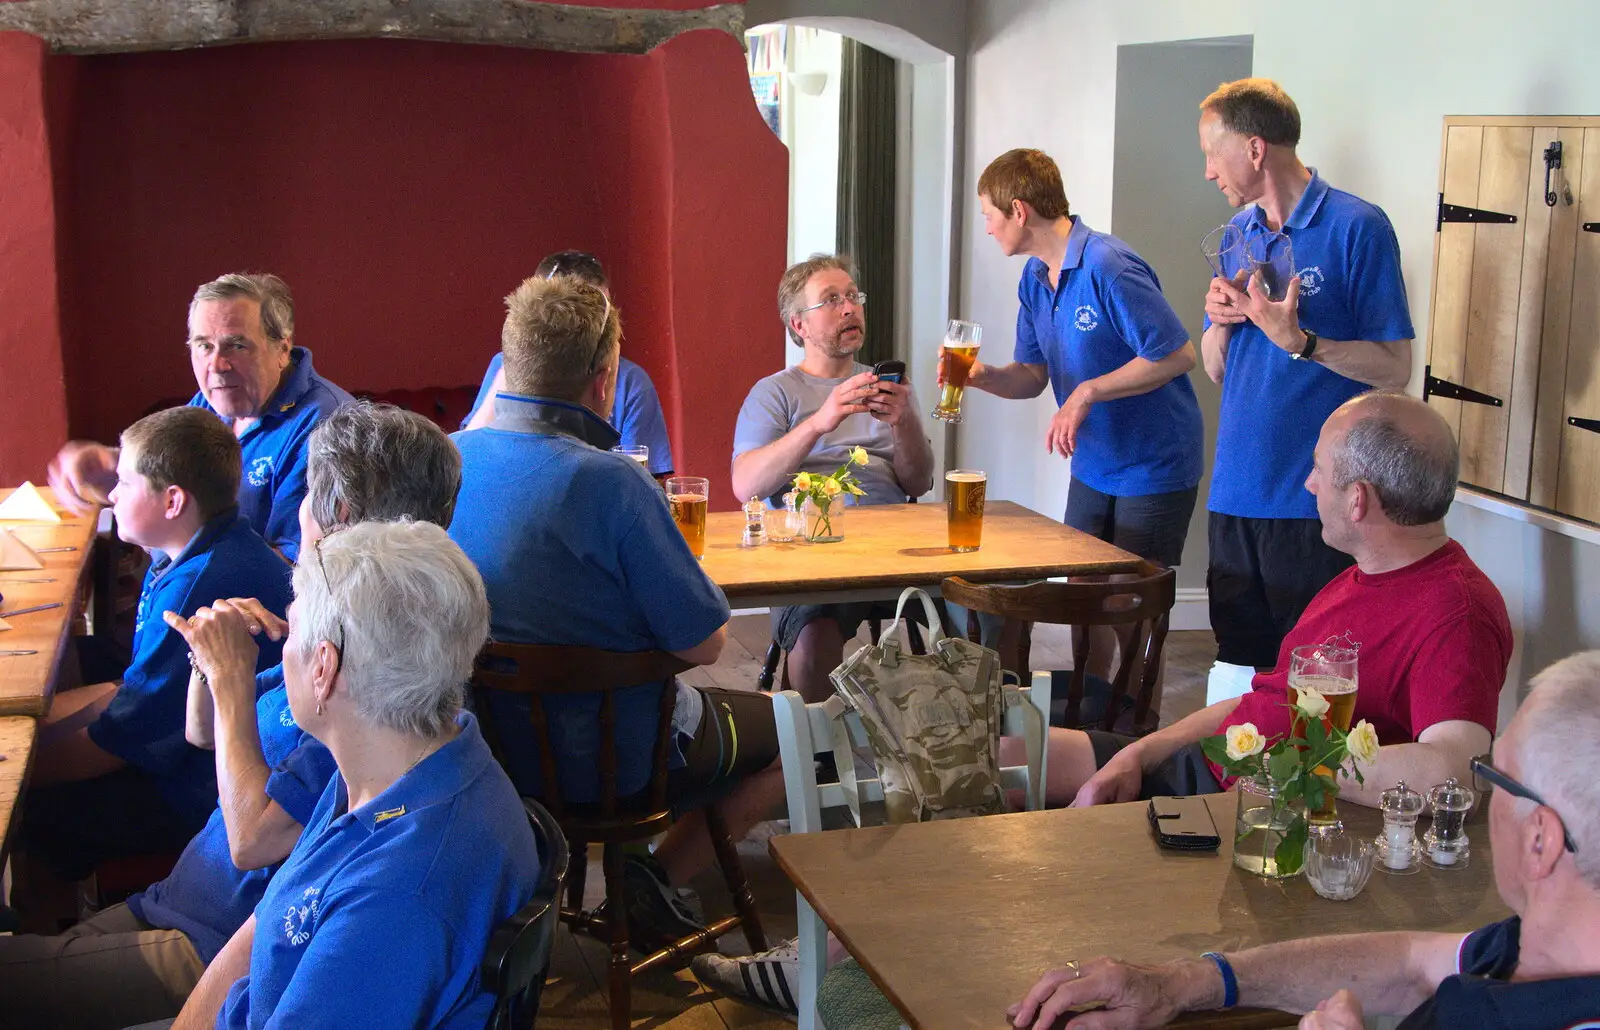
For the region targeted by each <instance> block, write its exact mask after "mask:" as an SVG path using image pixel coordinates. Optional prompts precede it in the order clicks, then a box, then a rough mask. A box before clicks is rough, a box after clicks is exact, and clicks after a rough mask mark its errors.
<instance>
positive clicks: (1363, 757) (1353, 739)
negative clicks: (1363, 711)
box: [1344, 719, 1378, 766]
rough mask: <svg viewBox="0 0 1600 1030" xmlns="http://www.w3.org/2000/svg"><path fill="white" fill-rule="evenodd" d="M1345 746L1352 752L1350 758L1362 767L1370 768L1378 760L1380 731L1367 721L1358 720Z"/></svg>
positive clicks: (1346, 739)
mask: <svg viewBox="0 0 1600 1030" xmlns="http://www.w3.org/2000/svg"><path fill="white" fill-rule="evenodd" d="M1344 745H1345V747H1346V748H1348V749H1349V750H1350V757H1351V758H1354V759H1355V760H1356V762H1357V763H1359V764H1361V765H1367V766H1370V765H1371V764H1372V763H1373V762H1376V761H1377V760H1378V731H1377V730H1375V729H1373V728H1372V723H1370V722H1368V721H1367V720H1365V719H1360V720H1357V722H1356V724H1355V725H1354V726H1352V727H1351V728H1350V735H1349V736H1348V737H1346V738H1345V742H1344Z"/></svg>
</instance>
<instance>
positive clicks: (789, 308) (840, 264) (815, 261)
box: [778, 254, 856, 347]
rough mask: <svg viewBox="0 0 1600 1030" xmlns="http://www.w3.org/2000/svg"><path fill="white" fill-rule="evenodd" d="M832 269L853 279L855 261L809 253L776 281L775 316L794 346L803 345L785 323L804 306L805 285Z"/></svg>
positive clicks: (798, 313)
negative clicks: (819, 273)
mask: <svg viewBox="0 0 1600 1030" xmlns="http://www.w3.org/2000/svg"><path fill="white" fill-rule="evenodd" d="M834 270H836V271H840V272H843V273H844V274H845V275H848V276H849V277H850V278H851V279H852V280H853V279H855V277H856V265H855V262H854V261H851V260H850V259H849V258H848V257H846V256H844V255H843V254H813V255H811V256H810V257H808V258H806V259H805V260H804V261H801V262H799V263H798V264H793V265H790V266H789V267H788V269H787V270H785V271H784V273H783V278H782V279H779V280H778V317H779V318H781V319H783V328H784V329H786V330H787V331H788V333H789V339H790V340H791V341H793V342H794V345H795V346H797V347H801V346H804V342H803V341H802V340H801V339H800V334H799V333H797V332H795V331H794V327H793V326H792V325H790V324H789V323H790V322H792V321H793V320H794V319H795V318H797V317H799V315H800V309H801V308H803V307H805V304H804V303H803V302H804V301H805V296H806V283H809V282H810V281H811V277H812V276H814V275H816V274H817V273H818V272H827V271H834Z"/></svg>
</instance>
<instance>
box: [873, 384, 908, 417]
mask: <svg viewBox="0 0 1600 1030" xmlns="http://www.w3.org/2000/svg"><path fill="white" fill-rule="evenodd" d="M877 383H878V392H877V393H875V394H870V395H869V396H868V397H867V410H868V411H870V412H872V417H873V418H875V419H877V420H878V421H879V422H886V423H888V424H889V425H891V426H897V425H899V424H900V420H901V419H902V418H905V416H906V409H907V407H909V406H910V404H911V387H909V386H907V385H905V384H904V383H896V382H891V381H888V380H885V379H879V380H878V381H877Z"/></svg>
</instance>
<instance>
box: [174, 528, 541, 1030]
mask: <svg viewBox="0 0 1600 1030" xmlns="http://www.w3.org/2000/svg"><path fill="white" fill-rule="evenodd" d="M308 552H309V553H307V554H305V555H303V559H304V560H303V561H302V562H301V563H300V565H299V566H297V567H296V569H295V576H294V586H295V603H294V606H293V607H292V608H291V610H290V615H289V636H288V638H287V640H286V641H285V643H284V663H283V671H284V682H285V686H286V688H287V691H288V697H289V707H290V709H291V711H292V713H293V715H294V719H295V721H296V722H297V723H299V724H300V726H301V727H302V728H304V729H305V730H306V731H307V732H308V733H310V734H312V735H313V736H315V737H316V738H317V739H318V740H320V741H321V742H322V743H324V744H326V745H327V747H328V750H329V751H330V752H332V754H333V757H334V760H335V762H336V763H337V765H338V770H339V775H338V776H336V777H334V778H333V780H332V781H331V782H330V783H329V784H328V787H327V789H326V790H325V791H324V792H323V795H322V799H321V801H320V802H319V803H318V805H317V808H316V810H315V811H314V812H313V813H312V815H311V818H310V820H309V821H308V822H307V823H306V826H305V830H304V832H303V833H302V834H301V837H300V841H299V843H298V844H297V845H296V846H295V849H294V851H293V852H292V853H291V854H290V855H289V858H288V859H287V860H286V861H285V862H284V864H283V866H282V867H281V868H280V869H279V870H278V872H277V874H276V875H275V876H274V877H273V878H272V882H271V884H270V885H269V886H268V887H267V891H266V894H265V895H264V896H263V897H262V899H261V903H260V904H259V905H257V906H256V910H255V915H253V916H252V917H251V918H250V920H249V921H248V922H246V923H245V925H244V926H243V927H242V928H241V929H240V930H239V932H238V933H237V934H235V935H234V937H233V939H232V940H230V941H229V942H228V944H227V945H226V946H225V947H224V948H223V950H222V952H221V953H220V954H218V956H217V958H216V959H215V961H214V962H213V963H212V968H211V969H209V970H207V973H206V976H205V977H204V978H203V979H202V980H201V982H200V985H199V986H198V987H197V988H196V989H195V992H194V993H193V994H192V995H191V996H190V998H189V1003H188V1005H186V1006H185V1009H184V1014H183V1016H181V1017H180V1023H182V1024H184V1025H187V1021H188V1020H191V1019H196V1017H199V1019H198V1021H197V1023H196V1025H209V1024H210V1023H211V1021H212V1017H213V1015H215V1025H216V1026H218V1027H225V1028H234V1027H240V1028H242V1027H261V1026H268V1025H271V1026H293V1027H321V1026H327V1027H347V1026H407V1027H440V1028H452V1030H455V1028H461V1030H465V1028H468V1027H470V1028H472V1030H479V1028H481V1027H482V1026H484V1024H485V1023H486V1022H487V1020H488V1016H489V1012H490V1009H491V1008H492V1005H493V998H492V997H491V996H490V995H489V994H488V993H487V992H486V991H485V990H484V987H483V984H482V983H481V982H480V980H479V976H478V968H479V966H480V964H481V962H482V959H483V954H484V951H485V950H486V949H487V947H488V944H489V937H490V935H491V934H492V933H493V932H494V929H495V927H496V926H498V925H499V924H500V923H501V922H502V921H504V920H505V919H506V918H508V917H509V916H511V915H512V914H513V913H515V912H516V911H517V909H518V908H520V907H521V906H522V905H523V904H525V903H526V902H527V900H528V899H529V898H530V897H531V896H532V894H533V891H534V888H535V886H536V884H537V881H538V877H539V865H540V863H539V856H538V852H537V847H536V845H535V843H534V838H533V833H532V831H531V829H530V828H529V826H528V819H527V815H526V813H525V812H524V810H523V807H522V802H521V801H520V799H519V798H518V797H517V793H516V790H515V789H514V788H513V787H512V786H511V782H510V781H509V780H508V779H507V778H506V776H505V773H504V772H502V771H501V769H500V767H499V765H498V764H496V762H495V760H494V758H493V756H492V755H491V754H490V753H489V749H488V747H487V745H486V744H485V743H484V740H483V737H482V735H481V734H480V733H479V731H478V725H477V722H476V721H475V720H474V719H473V717H472V716H471V715H470V714H468V713H466V712H464V711H462V684H463V683H464V682H465V681H466V679H467V677H468V675H469V673H470V671H471V668H472V661H473V658H474V656H475V655H476V654H477V652H478V650H479V649H480V648H481V647H482V646H483V642H484V640H485V639H486V638H487V636H488V631H489V605H488V601H487V599H486V598H485V595H484V589H483V582H482V580H481V579H480V578H479V576H478V572H477V570H476V569H475V568H474V567H473V565H472V563H471V562H470V561H469V560H468V559H467V557H466V555H464V554H462V552H461V549H460V548H458V547H457V546H456V545H455V544H454V543H452V542H451V541H450V539H449V537H448V536H446V535H445V532H444V530H442V529H440V528H439V527H438V526H435V525H432V524H430V523H420V522H387V523H385V522H371V523H364V524H362V525H358V526H353V527H351V528H349V529H345V530H342V531H340V532H338V533H336V534H334V535H333V536H330V537H327V538H325V539H324V540H322V541H321V542H320V543H319V544H317V545H315V546H314V547H312V548H308ZM230 985H231V986H230ZM224 991H225V992H226V998H224V997H223V996H222V995H223V992H224Z"/></svg>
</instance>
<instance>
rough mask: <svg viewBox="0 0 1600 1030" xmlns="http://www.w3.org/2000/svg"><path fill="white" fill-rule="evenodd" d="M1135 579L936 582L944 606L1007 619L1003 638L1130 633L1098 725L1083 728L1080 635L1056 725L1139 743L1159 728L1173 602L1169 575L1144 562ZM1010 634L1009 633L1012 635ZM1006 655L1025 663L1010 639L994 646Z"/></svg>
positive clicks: (1084, 650) (1085, 657) (1084, 643)
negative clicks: (1044, 626)
mask: <svg viewBox="0 0 1600 1030" xmlns="http://www.w3.org/2000/svg"><path fill="white" fill-rule="evenodd" d="M1135 576H1136V578H1134V579H1131V580H1126V581H1124V582H1107V583H1049V582H1044V583H1029V584H1026V585H1023V586H981V585H978V584H975V583H969V582H967V581H966V580H964V579H962V578H960V577H959V576H952V577H951V578H949V579H947V580H945V581H944V584H943V586H942V587H941V590H942V592H943V594H944V597H945V599H946V600H948V601H951V602H953V603H955V604H959V605H962V606H964V607H966V608H968V609H971V610H972V611H975V612H982V613H985V614H988V615H998V616H1002V617H1004V618H1006V619H1007V636H1011V635H1012V634H1014V633H1019V632H1025V631H1026V629H1025V624H1026V623H1033V622H1049V623H1055V624H1057V625H1066V626H1080V627H1089V626H1132V627H1133V635H1132V638H1131V639H1130V641H1129V644H1128V646H1127V647H1126V648H1124V649H1123V654H1122V657H1121V659H1120V660H1119V661H1118V663H1117V670H1116V672H1115V673H1114V674H1113V677H1112V680H1111V694H1110V697H1109V698H1107V700H1106V706H1105V711H1104V713H1103V715H1102V716H1101V717H1100V718H1099V719H1095V720H1092V721H1091V722H1090V724H1089V725H1083V720H1082V719H1081V718H1080V716H1081V713H1082V709H1083V701H1084V682H1085V676H1086V669H1087V667H1088V664H1089V634H1088V633H1081V634H1079V635H1078V639H1077V640H1076V641H1075V642H1074V644H1073V648H1072V679H1071V683H1070V686H1069V688H1068V692H1067V698H1066V713H1065V720H1064V722H1063V720H1060V719H1057V720H1053V721H1055V722H1056V724H1057V725H1067V726H1072V727H1076V728H1079V729H1104V730H1111V729H1114V728H1118V731H1119V732H1131V733H1132V734H1133V735H1134V736H1144V735H1145V734H1147V733H1150V732H1151V731H1153V730H1155V729H1156V727H1157V726H1159V725H1160V723H1161V712H1160V711H1159V708H1160V706H1159V704H1157V703H1155V702H1156V698H1155V692H1156V686H1157V683H1158V682H1159V676H1160V671H1161V649H1162V647H1163V646H1164V645H1165V643H1166V640H1167V623H1168V620H1169V618H1170V616H1171V613H1172V606H1173V604H1174V603H1176V601H1177V597H1178V594H1177V573H1175V572H1174V571H1173V570H1171V569H1167V568H1162V567H1161V566H1159V565H1155V564H1152V563H1150V562H1141V563H1140V564H1139V567H1138V569H1137V570H1136V572H1135ZM1013 627H1015V628H1013ZM1009 649H1017V650H1019V651H1020V655H1021V656H1020V659H1019V660H1020V661H1022V662H1024V663H1026V661H1027V653H1026V646H1025V645H1023V646H1022V647H1021V648H1018V644H1017V641H1016V640H1014V639H1011V640H1006V639H1003V640H1002V641H1001V647H1000V648H999V649H998V650H999V651H1000V653H1001V654H1002V655H1004V654H1006V653H1007V651H1008V650H1009ZM1136 666H1137V667H1138V668H1139V670H1140V674H1139V681H1138V684H1137V686H1134V685H1133V684H1132V678H1133V672H1134V669H1135V667H1136ZM1130 698H1131V700H1132V709H1133V710H1132V713H1131V721H1130V723H1129V724H1127V725H1123V726H1120V728H1119V720H1120V718H1121V716H1122V713H1123V707H1124V704H1125V703H1126V701H1127V699H1130Z"/></svg>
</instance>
